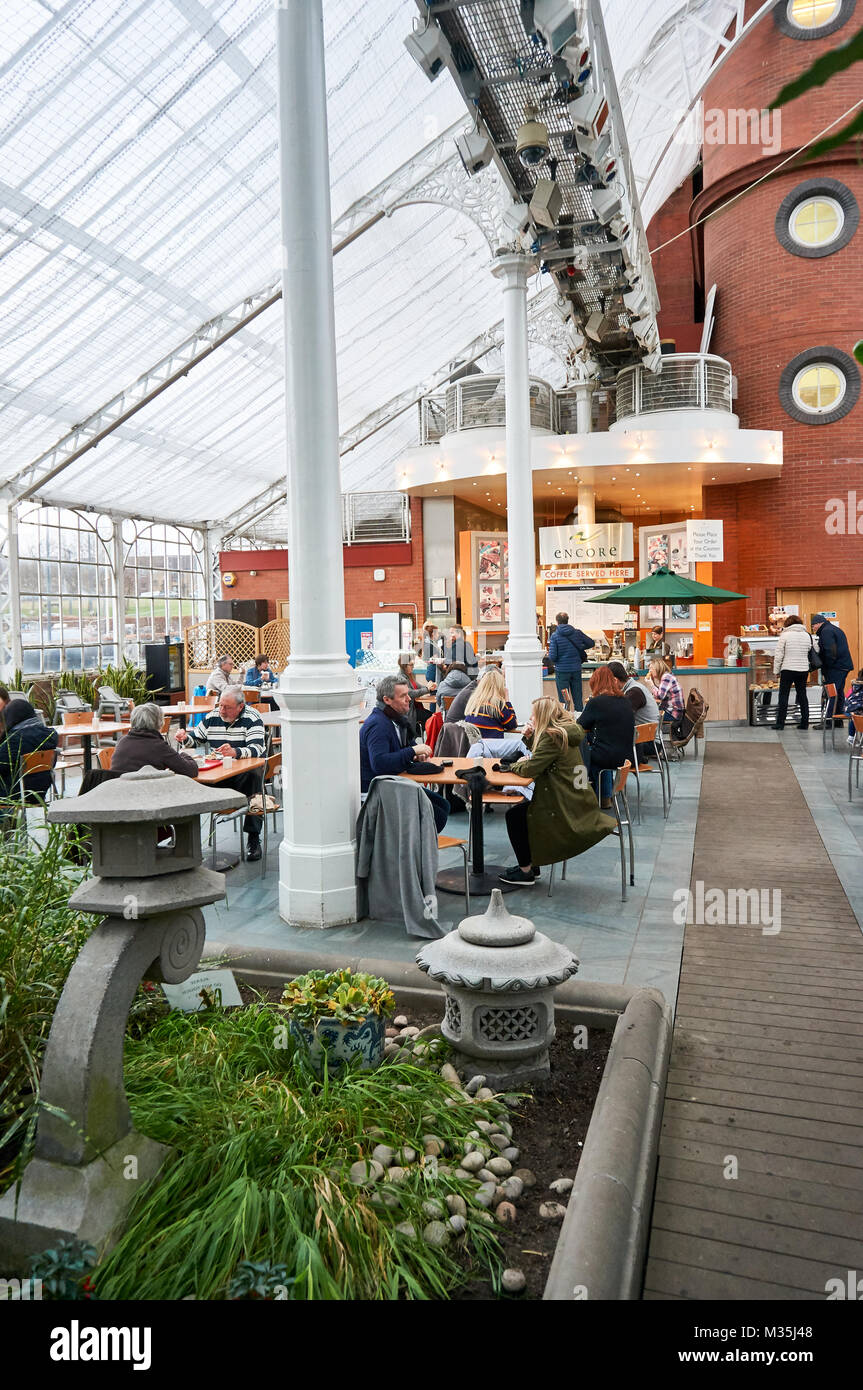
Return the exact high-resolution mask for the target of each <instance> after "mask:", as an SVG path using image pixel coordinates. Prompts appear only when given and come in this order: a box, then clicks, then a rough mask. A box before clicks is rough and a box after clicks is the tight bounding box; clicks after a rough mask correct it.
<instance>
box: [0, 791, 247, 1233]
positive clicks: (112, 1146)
mask: <svg viewBox="0 0 863 1390" xmlns="http://www.w3.org/2000/svg"><path fill="white" fill-rule="evenodd" d="M244 804H245V797H243V796H241V795H240V793H239V792H235V791H231V790H217V789H215V788H211V787H203V786H199V785H198V783H197V782H196V781H194V780H193V779H192V778H190V777H182V776H179V775H177V774H176V773H173V772H167V771H160V770H157V769H156V768H142V770H141V771H140V772H130V773H126V774H125V775H124V776H122V777H117V778H114V779H112V780H111V781H106V782H103V783H102V784H101V785H99V786H98V787H94V788H93V790H92V791H90V792H87V793H86V795H85V796H78V797H75V798H70V799H69V800H64V801H59V802H55V803H54V804H53V805H52V806H51V808H50V810H49V811H48V819H49V820H52V821H61V822H63V821H65V822H67V823H68V822H71V823H78V822H80V823H81V824H83V825H87V826H89V827H90V829H91V833H92V838H93V868H94V871H95V874H96V877H94V878H90V879H86V880H85V881H84V882H83V883H81V884H79V886H78V887H77V888H76V889H75V891H74V893H72V895H71V897H70V899H69V903H70V906H72V907H76V908H77V909H78V910H79V911H81V912H92V913H95V914H96V915H97V916H99V917H100V918H102V919H103V920H102V921H100V922H99V923H98V924H97V925H96V927H95V929H94V931H93V934H92V935H91V936H90V937H89V939H88V940H87V941H86V943H85V944H84V946H83V948H82V949H81V952H80V953H79V955H78V958H77V960H76V961H75V964H74V965H73V966H72V969H71V971H70V972H69V976H68V978H67V980H66V985H65V988H64V989H63V993H62V995H61V996H60V999H59V1001H58V1003H57V1008H56V1010H55V1013H54V1019H53V1022H52V1024H51V1032H50V1035H49V1038H48V1045H47V1048H46V1050H45V1057H44V1061H43V1066H42V1083H41V1098H42V1101H43V1102H44V1106H45V1108H44V1109H42V1111H41V1113H40V1116H39V1122H38V1125H37V1129H36V1144H35V1154H34V1157H33V1159H32V1160H31V1162H30V1163H29V1164H28V1165H27V1168H26V1169H25V1171H24V1176H23V1179H22V1182H21V1188H20V1194H19V1196H18V1202H17V1208H16V1204H15V1197H16V1194H15V1191H14V1190H13V1189H10V1190H9V1191H8V1192H7V1193H6V1194H5V1195H4V1196H3V1198H2V1199H0V1248H2V1250H3V1253H4V1255H6V1256H7V1258H8V1259H15V1260H22V1261H23V1260H24V1259H25V1258H26V1256H27V1255H29V1254H32V1253H34V1252H36V1251H39V1250H44V1249H45V1248H46V1247H48V1246H50V1245H51V1244H52V1242H54V1241H55V1240H58V1239H69V1238H71V1237H73V1236H76V1237H78V1238H79V1239H81V1240H85V1241H89V1242H90V1243H91V1244H93V1245H95V1246H96V1247H97V1248H100V1247H102V1248H104V1247H105V1246H107V1245H108V1244H110V1242H111V1240H112V1239H113V1238H115V1237H116V1234H117V1233H118V1231H119V1229H120V1227H121V1226H122V1223H123V1218H124V1215H125V1211H126V1209H127V1207H128V1206H129V1204H130V1203H131V1201H132V1200H133V1198H134V1197H135V1196H136V1195H137V1193H138V1192H139V1191H140V1190H141V1184H142V1183H143V1182H146V1181H147V1180H148V1179H149V1178H152V1177H154V1176H155V1174H156V1173H158V1171H159V1169H160V1168H161V1166H162V1164H163V1163H164V1160H165V1157H166V1155H167V1152H168V1150H167V1148H166V1147H165V1145H164V1144H158V1143H156V1141H155V1140H153V1139H148V1138H147V1137H146V1136H144V1135H141V1134H138V1133H137V1132H136V1131H135V1130H134V1129H133V1128H132V1123H131V1117H130V1113H129V1105H128V1101H127V1099H126V1093H125V1090H124V1087H123V1038H124V1034H125V1031H126V1020H127V1018H128V1014H129V1008H130V1006H131V1004H132V1001H133V999H134V997H135V991H136V990H137V988H138V985H139V984H140V982H141V980H142V979H152V980H162V981H164V982H165V983H166V984H179V983H181V982H182V981H183V980H186V979H188V977H189V976H190V975H191V974H192V972H193V970H195V968H196V966H197V965H198V963H199V962H200V959H201V952H202V951H203V948H204V917H203V913H202V912H201V908H202V907H204V906H205V905H206V904H207V903H214V902H217V901H218V900H219V899H220V898H223V897H224V896H225V880H224V876H223V875H222V874H218V873H214V872H213V871H212V870H211V869H206V868H204V867H203V865H202V863H201V857H202V855H201V822H200V817H201V815H202V814H209V813H210V812H213V811H227V810H232V811H233V810H237V809H239V808H240V807H241V806H243V805H244ZM51 1111H54V1112H61V1113H51Z"/></svg>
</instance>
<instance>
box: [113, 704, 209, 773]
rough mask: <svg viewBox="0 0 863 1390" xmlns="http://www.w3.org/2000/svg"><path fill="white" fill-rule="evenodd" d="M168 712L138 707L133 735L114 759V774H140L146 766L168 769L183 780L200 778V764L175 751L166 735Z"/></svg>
mask: <svg viewBox="0 0 863 1390" xmlns="http://www.w3.org/2000/svg"><path fill="white" fill-rule="evenodd" d="M165 713H166V711H165V710H163V709H162V708H161V706H160V705H156V704H153V703H152V702H151V703H150V704H146V705H136V706H135V708H134V709H133V710H132V718H131V720H130V724H129V732H128V733H127V734H124V735H123V737H122V738H121V739H120V741H119V743H118V744H117V747H116V748H115V749H114V756H113V758H112V759H111V771H112V772H120V773H122V772H138V771H139V769H140V768H142V767H158V768H165V769H167V770H168V771H169V772H179V773H180V774H181V775H182V776H183V777H197V775H198V764H197V763H196V762H195V760H194V758H190V757H189V756H188V755H187V754H186V753H178V752H177V750H176V749H175V748H172V747H171V745H170V744H169V743H168V740H167V739H166V738H165V737H164V735H163V733H162V720H163V719H164V717H165Z"/></svg>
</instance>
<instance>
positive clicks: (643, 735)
mask: <svg viewBox="0 0 863 1390" xmlns="http://www.w3.org/2000/svg"><path fill="white" fill-rule="evenodd" d="M658 728H659V725H658V724H636V726H635V736H634V738H633V740H632V771H633V773H634V774H635V786H636V795H637V798H638V801H637V804H638V823H639V825H640V824H641V771H642V769H641V767H640V766H639V762H638V745H639V743H653V744H655V743H656V732H657V729H658ZM657 761H658V759H657ZM646 770H647V771H652V769H650V768H648V769H646ZM659 773H660V776H659V780H660V782H661V783H662V810H663V813H664V814H665V805H666V798H665V778H664V776H663V775H662V767H661V765H660V769H659Z"/></svg>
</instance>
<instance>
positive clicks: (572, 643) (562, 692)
mask: <svg viewBox="0 0 863 1390" xmlns="http://www.w3.org/2000/svg"><path fill="white" fill-rule="evenodd" d="M555 623H556V624H557V626H556V627H555V629H554V632H553V633H552V634H551V637H550V638H549V642H548V659H549V661H553V662H554V680H555V684H556V686H557V698H558V700H559V701H560V703H561V704H562V705H564V706H565V705H566V692H567V691H569V694H570V697H571V699H572V707H573V709H575V710H580V709H581V708H582V707H583V705H584V700H583V698H582V694H581V663H582V662H583V661H584V658H585V656H586V655H587V653H588V652H589V651H590V649H591V647H592V646H593V645H594V639H593V638H592V637H588V635H587V633H586V632H582V630H581V628H579V627H573V626H572V625H571V623H570V621H569V614H568V613H558V615H557V617H556V618H555Z"/></svg>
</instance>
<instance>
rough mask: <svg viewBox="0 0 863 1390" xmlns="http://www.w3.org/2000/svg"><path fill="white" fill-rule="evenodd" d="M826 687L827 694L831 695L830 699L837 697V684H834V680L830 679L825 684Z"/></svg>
mask: <svg viewBox="0 0 863 1390" xmlns="http://www.w3.org/2000/svg"><path fill="white" fill-rule="evenodd" d="M824 689H825V690H826V691H827V694H828V695H829V696H830V699H831V700H835V699H836V686H835V685H834V684H833V682H832V681H829V682H828V683H827V684H826V685H825V686H824Z"/></svg>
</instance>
